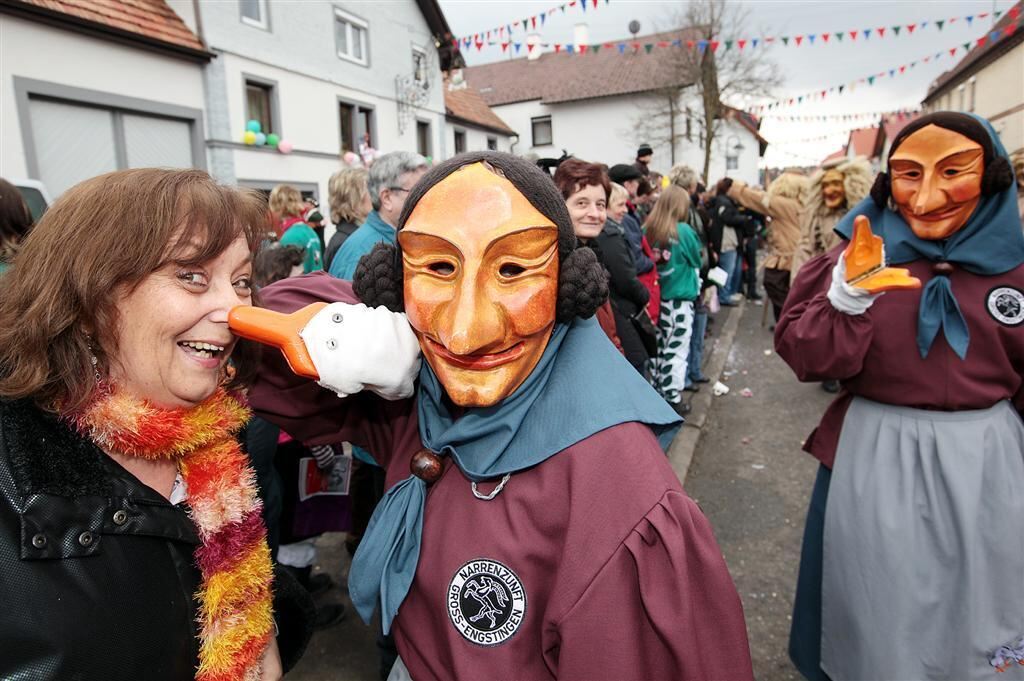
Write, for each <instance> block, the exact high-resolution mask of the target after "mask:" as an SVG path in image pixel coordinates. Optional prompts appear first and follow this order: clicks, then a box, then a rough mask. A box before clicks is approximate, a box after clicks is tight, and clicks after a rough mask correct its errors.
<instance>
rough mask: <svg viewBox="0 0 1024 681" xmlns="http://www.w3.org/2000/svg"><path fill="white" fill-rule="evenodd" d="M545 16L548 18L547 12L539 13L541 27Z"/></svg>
mask: <svg viewBox="0 0 1024 681" xmlns="http://www.w3.org/2000/svg"><path fill="white" fill-rule="evenodd" d="M547 18H548V14H547V12H541V13H540V27H541V28H544V22H545V21H546V20H547Z"/></svg>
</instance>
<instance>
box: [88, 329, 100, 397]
mask: <svg viewBox="0 0 1024 681" xmlns="http://www.w3.org/2000/svg"><path fill="white" fill-rule="evenodd" d="M85 346H86V347H87V348H89V362H90V363H91V364H92V375H93V376H94V377H95V378H96V385H99V384H100V383H101V382H102V381H103V377H102V376H100V360H99V358H98V357H96V351H95V350H93V348H92V336H90V335H89V334H85Z"/></svg>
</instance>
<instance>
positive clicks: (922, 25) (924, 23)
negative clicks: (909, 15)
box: [918, 21, 928, 28]
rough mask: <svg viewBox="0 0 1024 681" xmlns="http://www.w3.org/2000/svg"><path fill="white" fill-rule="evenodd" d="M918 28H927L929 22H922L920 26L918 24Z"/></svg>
mask: <svg viewBox="0 0 1024 681" xmlns="http://www.w3.org/2000/svg"><path fill="white" fill-rule="evenodd" d="M918 26H920V27H921V28H925V27H926V26H928V22H927V21H922V22H921V23H920V24H918Z"/></svg>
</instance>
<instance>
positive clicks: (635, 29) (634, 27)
mask: <svg viewBox="0 0 1024 681" xmlns="http://www.w3.org/2000/svg"><path fill="white" fill-rule="evenodd" d="M629 32H630V33H632V34H633V37H634V38H635V37H636V34H637V33H639V32H640V22H639V21H637V20H636V19H633V21H631V22H629Z"/></svg>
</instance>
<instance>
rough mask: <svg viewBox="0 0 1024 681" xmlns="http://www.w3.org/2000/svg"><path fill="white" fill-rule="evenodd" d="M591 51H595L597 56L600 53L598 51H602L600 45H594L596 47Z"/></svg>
mask: <svg viewBox="0 0 1024 681" xmlns="http://www.w3.org/2000/svg"><path fill="white" fill-rule="evenodd" d="M590 49H592V50H594V54H597V53H598V50H600V49H601V46H600V45H594V46H593V47H592V48H590Z"/></svg>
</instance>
